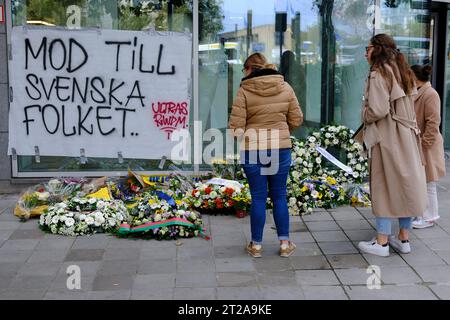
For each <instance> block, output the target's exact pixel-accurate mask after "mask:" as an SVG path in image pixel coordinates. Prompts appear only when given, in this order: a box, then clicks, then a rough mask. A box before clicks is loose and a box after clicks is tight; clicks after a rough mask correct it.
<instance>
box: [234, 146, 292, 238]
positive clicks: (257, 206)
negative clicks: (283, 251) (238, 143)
mask: <svg viewBox="0 0 450 320" xmlns="http://www.w3.org/2000/svg"><path fill="white" fill-rule="evenodd" d="M241 159H242V162H241V163H242V164H243V168H244V172H245V175H246V176H247V180H248V184H249V186H250V193H251V195H252V205H251V210H250V224H251V232H252V241H253V243H256V244H260V243H261V242H262V238H263V230H264V224H265V223H266V201H267V196H268V195H269V196H270V198H271V199H272V202H273V218H274V220H275V225H276V227H277V234H278V239H280V240H289V211H288V206H287V199H286V197H287V192H286V183H287V176H288V174H289V169H290V166H291V149H273V150H262V151H245V152H242V153H241ZM268 159H270V161H268ZM267 184H268V185H269V192H268V190H267Z"/></svg>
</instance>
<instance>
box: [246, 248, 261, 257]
mask: <svg viewBox="0 0 450 320" xmlns="http://www.w3.org/2000/svg"><path fill="white" fill-rule="evenodd" d="M245 252H247V253H248V255H249V256H251V257H253V258H261V257H262V254H254V253H251V252H249V251H247V250H245Z"/></svg>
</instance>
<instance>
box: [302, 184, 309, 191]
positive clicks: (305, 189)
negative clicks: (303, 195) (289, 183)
mask: <svg viewBox="0 0 450 320" xmlns="http://www.w3.org/2000/svg"><path fill="white" fill-rule="evenodd" d="M300 191H301V192H306V191H308V187H307V186H306V185H304V186H303V188H301V189H300Z"/></svg>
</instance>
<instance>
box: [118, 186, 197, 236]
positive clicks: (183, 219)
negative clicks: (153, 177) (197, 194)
mask: <svg viewBox="0 0 450 320" xmlns="http://www.w3.org/2000/svg"><path fill="white" fill-rule="evenodd" d="M202 225H203V221H202V219H201V216H200V214H199V213H198V212H195V211H192V210H190V209H189V204H188V203H186V202H183V201H182V200H174V199H173V198H171V197H170V196H168V195H167V194H165V193H163V192H161V191H157V192H147V193H144V194H143V196H142V198H141V199H140V200H139V202H138V203H137V204H136V205H135V206H134V207H132V208H131V209H130V210H129V218H128V220H127V221H126V222H124V223H123V224H122V225H121V226H120V229H119V230H118V232H117V235H118V236H122V237H139V238H154V239H157V240H163V239H166V240H170V239H178V238H191V237H196V236H199V235H201V236H205V235H204V233H203V231H204V230H203V228H202Z"/></svg>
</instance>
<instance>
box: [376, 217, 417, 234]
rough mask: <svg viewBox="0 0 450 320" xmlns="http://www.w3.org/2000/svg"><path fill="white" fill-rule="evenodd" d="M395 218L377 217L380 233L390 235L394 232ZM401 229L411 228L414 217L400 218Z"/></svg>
mask: <svg viewBox="0 0 450 320" xmlns="http://www.w3.org/2000/svg"><path fill="white" fill-rule="evenodd" d="M393 219H394V218H376V223H377V232H378V234H382V235H386V236H389V235H391V233H392V230H391V229H392V220H393ZM398 223H399V226H400V229H407V230H409V229H411V225H412V218H399V219H398Z"/></svg>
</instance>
